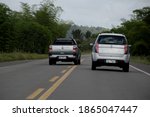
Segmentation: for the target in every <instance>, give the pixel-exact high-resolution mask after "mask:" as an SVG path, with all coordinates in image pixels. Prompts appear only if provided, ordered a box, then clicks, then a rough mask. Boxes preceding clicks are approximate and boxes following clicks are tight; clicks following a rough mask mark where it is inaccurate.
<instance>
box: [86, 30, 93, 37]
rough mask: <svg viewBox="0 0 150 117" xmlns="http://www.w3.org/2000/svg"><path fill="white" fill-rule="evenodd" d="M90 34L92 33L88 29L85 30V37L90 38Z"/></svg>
mask: <svg viewBox="0 0 150 117" xmlns="http://www.w3.org/2000/svg"><path fill="white" fill-rule="evenodd" d="M91 35H92V33H91V32H90V31H87V32H86V33H85V37H86V38H87V39H88V38H90V37H91Z"/></svg>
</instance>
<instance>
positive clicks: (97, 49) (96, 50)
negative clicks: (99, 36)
mask: <svg viewBox="0 0 150 117" xmlns="http://www.w3.org/2000/svg"><path fill="white" fill-rule="evenodd" d="M95 52H96V53H99V44H98V43H96V44H95Z"/></svg>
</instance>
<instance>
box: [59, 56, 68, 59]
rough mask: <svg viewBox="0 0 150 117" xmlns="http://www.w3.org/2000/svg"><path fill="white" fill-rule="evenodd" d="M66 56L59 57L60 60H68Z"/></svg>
mask: <svg viewBox="0 0 150 117" xmlns="http://www.w3.org/2000/svg"><path fill="white" fill-rule="evenodd" d="M66 58H67V57H66V56H59V59H66Z"/></svg>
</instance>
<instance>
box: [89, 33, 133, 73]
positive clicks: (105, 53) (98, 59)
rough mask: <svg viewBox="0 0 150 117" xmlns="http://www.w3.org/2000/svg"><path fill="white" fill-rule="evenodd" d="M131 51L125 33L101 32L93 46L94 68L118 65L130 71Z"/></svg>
mask: <svg viewBox="0 0 150 117" xmlns="http://www.w3.org/2000/svg"><path fill="white" fill-rule="evenodd" d="M129 61H130V52H129V45H128V42H127V39H126V37H125V35H122V34H115V33H102V34H99V35H98V37H97V39H96V40H95V43H94V44H93V48H92V67H91V69H92V70H95V69H96V67H98V66H118V67H120V68H123V71H124V72H129Z"/></svg>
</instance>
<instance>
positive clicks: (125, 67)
mask: <svg viewBox="0 0 150 117" xmlns="http://www.w3.org/2000/svg"><path fill="white" fill-rule="evenodd" d="M123 71H124V72H129V63H125V64H124V66H123Z"/></svg>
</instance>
